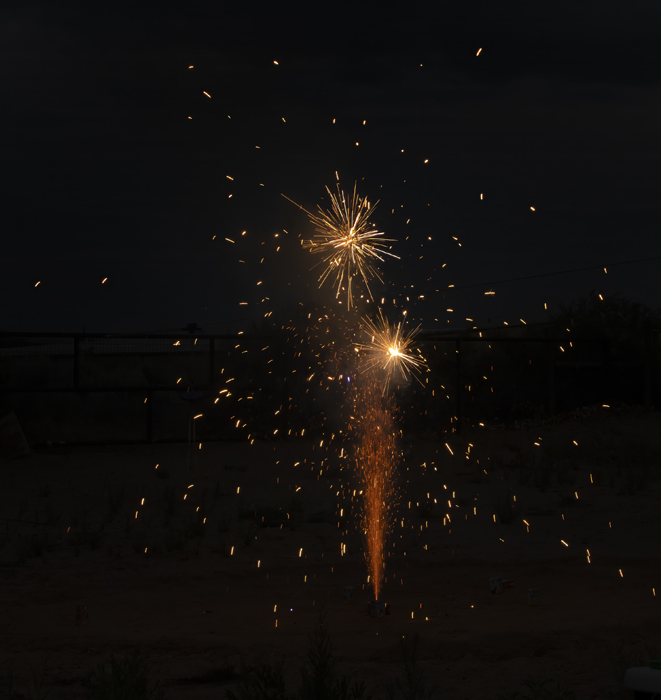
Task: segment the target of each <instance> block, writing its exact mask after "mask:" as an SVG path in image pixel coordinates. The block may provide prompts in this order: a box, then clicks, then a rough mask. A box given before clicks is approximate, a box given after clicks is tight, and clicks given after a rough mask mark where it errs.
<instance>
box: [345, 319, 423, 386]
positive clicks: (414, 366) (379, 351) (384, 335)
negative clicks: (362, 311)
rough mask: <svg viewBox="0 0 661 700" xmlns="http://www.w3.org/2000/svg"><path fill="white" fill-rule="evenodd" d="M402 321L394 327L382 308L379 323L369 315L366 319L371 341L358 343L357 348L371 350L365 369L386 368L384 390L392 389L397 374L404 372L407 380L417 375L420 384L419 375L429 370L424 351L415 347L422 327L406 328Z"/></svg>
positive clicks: (365, 329) (365, 326) (366, 332)
mask: <svg viewBox="0 0 661 700" xmlns="http://www.w3.org/2000/svg"><path fill="white" fill-rule="evenodd" d="M402 323H403V322H402V321H400V322H399V323H397V324H393V325H392V326H391V325H390V323H389V322H388V319H387V318H385V317H384V316H383V313H382V312H381V309H379V316H378V318H377V320H376V322H374V321H372V320H371V319H369V318H364V319H363V325H364V328H363V330H364V333H365V334H366V335H367V336H368V337H369V339H370V341H369V343H358V344H356V350H357V351H360V350H363V351H365V352H366V353H367V355H366V359H365V367H364V370H363V371H369V370H373V369H381V370H385V380H384V384H383V393H384V394H385V392H386V391H387V389H388V386H389V385H390V382H391V380H392V379H393V378H394V377H395V376H396V375H398V374H399V375H401V376H402V377H403V378H404V380H408V379H409V378H410V377H411V376H414V377H415V378H416V379H417V380H418V382H420V384H422V382H421V381H420V378H419V377H418V375H419V374H420V372H421V371H422V370H423V369H426V367H427V362H426V360H425V358H424V357H423V356H422V355H421V354H420V350H419V349H417V348H416V350H415V351H414V349H413V340H414V338H415V336H416V335H417V334H418V331H419V330H420V326H418V327H417V328H413V329H412V330H410V331H405V330H403V328H402Z"/></svg>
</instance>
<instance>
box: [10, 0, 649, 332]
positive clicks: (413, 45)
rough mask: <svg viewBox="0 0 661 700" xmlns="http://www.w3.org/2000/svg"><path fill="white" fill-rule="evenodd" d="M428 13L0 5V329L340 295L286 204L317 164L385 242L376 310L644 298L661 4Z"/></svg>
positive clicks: (221, 320) (221, 319)
mask: <svg viewBox="0 0 661 700" xmlns="http://www.w3.org/2000/svg"><path fill="white" fill-rule="evenodd" d="M434 6H435V8H436V9H430V3H418V4H416V3H411V2H409V3H402V4H398V5H396V6H395V5H392V4H390V3H384V4H383V5H381V6H376V5H372V6H371V7H370V6H364V5H361V4H360V3H353V4H337V3H335V4H313V3H310V4H307V5H301V4H298V5H292V4H290V5H287V4H278V3H268V4H267V3H256V4H253V5H252V6H250V5H246V4H243V3H234V4H230V3H205V4H202V3H194V2H180V3H176V4H174V3H171V4H168V5H163V4H158V3H154V4H152V5H151V7H147V6H146V5H144V4H143V5H140V6H137V7H136V6H135V5H132V6H129V5H126V6H124V5H121V4H109V5H103V6H100V5H99V4H97V3H92V4H88V5H86V6H83V5H82V4H80V3H67V2H58V3H45V4H31V3H17V4H15V7H14V9H10V10H8V9H6V8H5V9H4V10H3V11H2V13H1V15H0V19H1V22H0V26H1V31H2V41H1V42H0V51H1V52H2V54H3V55H2V61H1V62H0V66H1V67H0V70H1V71H2V84H3V100H2V102H3V108H2V112H1V115H2V116H1V117H0V119H1V126H2V128H1V129H0V135H1V136H0V138H1V139H2V154H3V185H2V193H3V219H4V221H3V225H2V230H3V236H2V240H3V251H2V258H1V260H2V274H1V275H0V285H1V291H2V298H3V305H2V306H3V311H2V319H1V321H0V330H12V331H14V330H16V331H28V330H29V331H37V330H48V331H81V330H83V327H84V328H85V329H86V330H88V331H127V332H128V331H131V332H142V331H166V330H172V329H180V328H182V327H183V326H184V325H185V324H186V323H189V322H197V323H198V324H199V325H200V326H202V327H203V329H204V330H206V331H209V332H224V331H233V330H236V329H238V328H239V327H244V326H246V325H250V324H251V323H252V322H255V321H256V320H258V319H261V318H262V317H263V316H264V314H265V313H267V312H268V311H270V310H273V311H275V312H277V313H281V312H282V313H286V311H287V309H288V308H290V307H291V306H292V305H294V304H297V303H298V302H301V301H302V302H308V301H314V302H318V303H323V304H326V305H333V304H337V302H336V301H335V299H334V293H333V291H332V289H331V287H330V285H326V286H324V287H322V288H321V290H318V289H317V277H318V274H319V272H318V270H311V267H312V265H313V263H314V262H315V260H313V259H311V257H310V253H309V252H307V251H304V250H302V248H301V245H300V240H301V238H305V237H309V236H310V235H311V233H312V230H311V227H310V225H309V223H308V219H307V217H306V215H305V214H304V213H303V212H301V211H300V210H299V209H297V208H296V207H295V206H293V205H292V204H291V203H290V202H288V201H287V200H285V199H284V198H283V197H282V196H281V194H282V193H284V194H286V195H287V196H288V197H290V198H291V199H293V200H295V201H296V202H298V203H300V204H301V205H302V206H304V207H305V208H306V209H309V210H313V209H314V208H315V207H316V206H317V204H322V205H324V204H327V199H325V200H324V199H322V197H323V196H324V194H325V189H324V188H325V186H326V185H329V186H331V187H334V186H335V182H336V173H337V174H338V175H339V178H340V183H341V185H342V186H343V187H344V188H347V189H349V188H352V187H353V183H354V182H357V183H358V191H359V193H360V194H364V195H367V196H368V197H369V198H370V201H376V200H377V199H378V200H380V203H379V205H378V207H377V210H376V212H375V215H374V217H373V220H374V223H375V225H377V226H378V227H379V229H380V230H382V231H384V232H385V234H386V236H387V237H389V238H395V239H397V243H395V244H393V252H395V253H396V254H398V255H400V256H401V260H399V261H397V260H393V261H390V260H389V261H386V262H385V263H384V264H383V265H382V266H381V273H382V275H383V278H384V281H385V284H384V285H380V284H376V285H375V286H374V296H375V297H376V298H377V299H378V300H380V298H381V297H382V296H385V297H387V298H389V299H390V300H391V301H392V299H393V298H395V299H397V300H398V302H397V303H398V308H397V311H396V312H395V310H393V308H392V305H390V306H389V305H388V304H386V312H387V313H391V312H392V313H400V310H401V309H402V308H407V310H408V311H409V318H412V319H421V320H422V322H423V324H424V325H425V326H426V327H440V328H463V327H470V326H472V325H477V326H480V327H482V326H487V325H501V324H502V323H503V322H504V321H507V322H508V323H509V324H510V325H511V324H515V323H519V319H521V318H523V319H524V320H525V321H526V322H528V323H531V322H536V321H537V322H539V321H544V320H545V319H546V318H547V317H548V312H546V311H544V302H546V303H547V304H548V307H549V309H550V310H553V309H554V308H556V307H557V304H558V302H560V301H563V300H564V301H567V300H570V299H572V298H575V297H577V296H580V295H585V294H587V292H589V291H590V290H591V289H594V290H596V291H599V292H601V293H603V294H614V293H620V294H621V295H623V296H625V297H628V298H632V299H635V300H638V301H641V302H643V303H645V304H648V305H649V306H651V307H653V308H657V307H659V306H661V285H660V284H659V283H658V280H659V275H658V272H657V270H658V267H659V264H660V262H661V260H658V259H656V260H655V259H654V258H655V257H658V256H661V246H660V245H659V243H658V235H659V218H660V217H659V206H660V201H661V200H660V198H659V186H660V185H661V177H660V175H659V155H660V153H661V129H660V127H659V125H660V124H661V88H660V84H661V78H660V73H659V71H658V66H659V57H658V50H659V46H658V38H659V30H660V26H661V25H660V23H661V4H659V3H658V2H640V1H632V2H626V3H625V2H614V1H608V0H598V1H595V2H583V1H581V0H561V1H557V0H556V1H554V2H526V3H523V2H510V3H508V2H503V3H495V2H483V3H475V2H461V3H453V4H450V3H435V4H434ZM322 9H323V11H324V14H321V10H322ZM480 49H481V51H480V53H479V55H477V54H478V50H480ZM276 62H277V63H276ZM189 66H193V68H189ZM205 92H206V93H207V94H208V95H210V97H208V96H207V95H206V94H205ZM363 122H365V123H364V124H363ZM257 147H259V148H257ZM425 161H428V162H425ZM228 176H229V177H228ZM229 178H233V179H229ZM481 194H482V195H483V199H480V195H481ZM230 195H231V197H230ZM532 208H534V211H533V209H532ZM393 210H394V212H393ZM243 231H246V234H245V235H243V236H242V232H243ZM276 234H278V235H277V236H276ZM214 237H215V238H214ZM226 238H229V239H232V240H233V241H235V242H234V243H230V242H228V241H227V240H226ZM459 244H461V245H459ZM278 246H279V247H280V250H277V248H278ZM262 258H263V262H261V261H262ZM241 261H243V262H241ZM627 261H638V262H634V263H631V264H624V265H616V263H624V262H627ZM444 263H445V267H442V265H443V264H444ZM605 264H607V265H611V266H612V267H609V268H608V273H607V274H605V273H604V271H603V269H602V268H601V266H602V265H605ZM589 267H595V268H598V269H592V270H582V271H580V272H571V273H570V272H567V273H565V274H556V275H547V273H555V272H559V273H560V272H565V271H571V270H576V269H579V268H589ZM542 275H544V276H542ZM521 277H534V278H533V279H526V280H518V278H521ZM104 278H107V281H106V282H105V283H103V284H102V280H103V279H104ZM517 280H518V281H517ZM258 282H262V284H260V285H258V284H257V283H258ZM37 283H39V284H38V286H36V287H35V285H36V284H37ZM451 284H454V285H455V287H454V288H453V289H448V286H449V285H451ZM436 290H439V291H436ZM490 290H493V291H495V292H496V294H495V296H485V292H486V291H490ZM420 295H424V301H423V300H419V299H418V297H419V296H420ZM407 296H408V297H409V302H408V303H404V302H405V301H406V297H407ZM450 308H451V309H453V311H452V312H448V311H447V309H450ZM466 318H471V319H473V320H472V321H471V322H468V321H466ZM435 319H438V320H435Z"/></svg>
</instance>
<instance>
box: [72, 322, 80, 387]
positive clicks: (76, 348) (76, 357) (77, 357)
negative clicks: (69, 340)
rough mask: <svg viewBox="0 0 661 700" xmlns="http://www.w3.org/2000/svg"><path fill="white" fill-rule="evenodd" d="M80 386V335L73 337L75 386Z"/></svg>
mask: <svg viewBox="0 0 661 700" xmlns="http://www.w3.org/2000/svg"><path fill="white" fill-rule="evenodd" d="M79 386H80V336H79V335H74V337H73V388H74V389H78V387H79Z"/></svg>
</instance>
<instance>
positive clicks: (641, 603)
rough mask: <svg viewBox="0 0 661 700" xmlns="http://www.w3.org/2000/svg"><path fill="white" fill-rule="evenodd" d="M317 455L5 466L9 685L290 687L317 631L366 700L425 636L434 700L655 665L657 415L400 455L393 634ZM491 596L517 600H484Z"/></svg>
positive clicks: (574, 682) (631, 412)
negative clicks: (128, 660) (119, 665)
mask: <svg viewBox="0 0 661 700" xmlns="http://www.w3.org/2000/svg"><path fill="white" fill-rule="evenodd" d="M432 438H433V439H432ZM540 438H541V439H540ZM320 442H321V440H319V441H315V442H312V441H306V442H303V441H289V442H287V441H280V442H262V443H254V444H252V445H249V444H237V443H210V444H205V445H202V446H201V448H200V446H199V445H198V446H195V449H194V450H192V451H190V452H189V448H188V446H186V445H154V446H137V447H136V446H134V447H113V448H89V447H88V448H74V447H71V448H67V447H65V446H59V447H56V448H51V449H49V450H47V451H41V452H39V451H37V452H33V453H32V454H31V455H29V456H28V457H25V458H22V459H18V460H4V461H2V462H1V463H0V468H1V469H2V472H3V483H4V489H3V492H2V494H1V495H0V505H1V510H0V512H1V513H2V515H3V522H2V524H1V526H0V528H1V532H2V534H1V538H2V539H0V547H1V549H0V563H1V564H2V565H1V566H0V653H1V655H2V656H1V657H0V663H2V668H1V671H2V674H6V673H7V669H8V668H9V664H10V663H11V665H12V667H13V669H14V672H15V674H16V677H17V678H18V680H19V682H20V683H21V684H23V686H25V685H26V684H27V685H29V684H30V683H31V682H32V683H33V684H34V682H35V680H39V679H40V678H41V674H42V671H43V679H44V688H46V689H48V690H50V691H51V694H50V695H49V697H53V698H82V697H84V695H85V681H86V678H87V677H88V675H89V673H90V671H91V670H92V669H93V668H94V667H95V666H97V665H98V664H100V663H102V662H105V661H107V660H108V658H109V656H110V654H111V653H112V652H115V653H124V652H126V651H128V650H130V649H134V648H136V647H139V648H141V649H142V650H143V651H144V652H145V653H147V654H148V656H149V658H150V660H151V662H152V663H153V673H152V675H153V678H154V679H158V680H159V681H160V682H161V683H162V686H163V688H164V690H165V692H166V694H167V697H168V698H170V699H171V700H178V699H179V698H181V699H183V698H191V699H193V698H210V697H216V698H221V697H224V693H225V690H226V689H227V688H230V687H232V686H231V684H232V683H234V682H235V681H236V679H237V677H238V674H240V673H241V669H242V665H243V664H251V663H258V662H277V661H279V660H283V661H284V665H285V671H286V673H287V675H288V677H290V678H291V679H292V682H293V680H294V679H295V678H296V677H297V674H298V670H299V668H300V666H301V665H303V664H304V663H305V662H306V654H307V651H308V635H309V633H310V632H311V631H312V630H313V628H314V625H315V623H316V621H317V619H318V618H317V616H318V612H319V610H325V612H326V619H327V624H328V628H329V630H330V634H331V637H332V642H333V650H334V655H335V658H336V662H337V668H338V670H339V672H340V673H342V674H347V675H349V676H351V677H352V678H357V679H362V680H364V681H365V683H366V686H367V689H368V691H369V693H370V694H371V695H372V696H373V697H374V698H381V697H385V691H384V687H385V685H387V683H389V682H390V681H391V680H392V679H394V678H396V677H397V676H398V674H399V672H400V670H399V666H398V664H399V662H400V658H401V656H400V651H399V643H400V640H401V639H402V638H406V639H409V640H410V639H411V638H412V637H413V636H414V635H415V634H417V635H419V639H420V643H419V659H420V668H421V669H422V671H423V672H424V674H425V676H426V677H427V678H428V679H429V680H430V682H436V684H437V686H438V689H439V694H438V697H440V698H457V699H458V700H459V699H462V700H463V699H469V698H470V699H472V698H486V699H491V698H493V700H496V698H497V697H498V695H499V694H503V695H505V694H507V693H512V692H513V691H514V690H516V689H519V688H520V687H521V683H522V680H523V679H524V678H526V677H533V678H539V677H542V676H543V677H545V678H550V679H557V680H559V681H562V682H565V683H567V684H569V685H570V686H571V687H572V688H573V689H574V691H575V693H576V697H579V698H605V697H609V695H610V694H612V693H614V692H616V691H617V689H618V684H619V682H620V680H621V679H620V678H619V677H618V673H619V669H618V664H620V665H622V664H623V665H624V667H625V668H626V665H627V660H626V658H625V655H626V654H627V653H630V652H631V653H634V652H635V651H636V649H638V650H639V651H640V650H641V649H642V644H643V643H645V644H647V645H651V646H656V648H658V649H660V650H661V629H660V625H659V622H660V620H661V608H660V600H661V562H660V561H659V552H658V542H659V536H660V534H661V527H660V524H661V523H660V518H659V513H658V503H659V487H660V486H661V482H659V481H657V480H656V478H657V473H658V472H657V465H658V464H659V463H660V459H661V450H660V447H661V414H659V413H655V412H649V411H645V410H643V409H639V408H622V409H620V410H616V409H615V407H611V408H608V409H605V408H596V407H595V408H593V409H590V410H584V411H578V412H574V413H573V414H572V415H566V416H562V417H559V418H557V419H553V420H549V421H545V422H538V423H533V424H520V425H510V426H490V425H487V426H476V427H475V428H470V427H466V428H464V429H463V430H462V432H461V434H460V435H456V434H449V435H444V434H439V435H438V436H435V437H434V436H430V438H429V439H427V440H420V439H416V440H411V439H410V438H407V437H406V435H405V436H404V437H403V439H402V450H403V452H404V461H403V462H402V466H401V471H402V477H401V479H400V484H399V499H400V506H399V509H398V511H397V513H396V518H397V521H396V527H395V528H394V531H393V536H392V542H394V547H392V546H391V547H390V551H391V556H390V557H389V558H388V560H387V563H386V577H387V583H385V585H384V588H383V590H382V593H381V598H382V599H383V600H385V601H387V603H388V606H389V610H390V614H389V615H388V616H386V617H383V618H379V619H375V618H371V617H369V615H368V614H367V603H368V601H369V600H370V599H371V598H373V592H372V591H371V589H370V587H369V585H368V584H367V583H366V579H367V574H368V572H367V569H366V566H365V563H364V560H363V553H362V547H361V541H360V538H359V536H358V535H357V534H355V533H352V532H349V533H348V534H343V533H344V532H345V528H349V530H351V528H352V526H353V524H354V523H353V518H354V517H355V516H354V515H352V514H351V513H349V510H350V509H349V508H348V504H349V501H346V500H345V501H342V500H340V497H341V496H342V490H343V489H344V490H345V492H346V489H351V488H353V486H354V485H355V484H352V482H351V479H352V475H351V469H350V459H345V460H343V461H339V460H338V459H336V458H335V457H334V456H333V452H334V450H335V446H332V447H331V450H327V447H328V446H327V445H326V446H321V445H320ZM536 442H537V443H539V444H538V445H536V444H535V443H536ZM446 443H447V444H446ZM469 446H470V450H469ZM350 450H351V445H350V444H348V443H347V445H346V449H345V454H350ZM451 451H452V454H451ZM467 452H468V455H467V454H466V453H467ZM321 460H324V463H323V464H321ZM297 462H298V465H296V466H294V465H295V464H296V463H297ZM156 465H158V467H156ZM340 465H342V469H340ZM423 465H425V466H423ZM159 470H160V471H159ZM320 470H321V473H320ZM299 487H300V489H299ZM297 489H299V490H297ZM237 491H238V492H237ZM338 491H339V492H340V495H339V496H338V495H337V493H338ZM427 494H429V498H427ZM184 495H185V496H186V498H185V499H184ZM143 498H144V499H145V501H144V503H142V499H143ZM514 498H515V499H516V500H514ZM434 499H436V503H434ZM358 501H359V498H358V496H357V497H356V499H355V501H354V502H358ZM448 501H449V502H450V503H448ZM409 502H410V505H409ZM338 504H339V506H338ZM338 507H340V508H343V514H342V516H341V517H338V516H339V510H338ZM198 508H199V510H197V509H198ZM348 513H349V514H348ZM136 514H137V517H136ZM347 515H348V517H347ZM448 516H449V519H448ZM204 518H206V521H205V520H204ZM262 518H263V519H264V520H263V521H262ZM393 519H394V517H393ZM402 520H403V521H404V526H402ZM338 522H339V523H340V525H339V526H338ZM391 544H392V543H391ZM343 545H346V550H345V549H344V547H343ZM425 547H426V548H425ZM492 576H501V577H503V578H504V579H509V580H512V581H513V582H514V587H513V588H508V589H506V590H504V591H503V592H502V594H492V593H491V592H490V588H489V578H490V577H492ZM347 585H350V586H354V587H355V588H356V594H355V602H353V603H347V602H345V600H344V597H343V587H344V586H347ZM529 588H537V589H539V605H538V606H530V605H529V604H528V589H529ZM82 606H84V608H83V607H82ZM84 609H86V614H85V612H84ZM77 611H78V613H77ZM81 611H83V612H82V617H81ZM633 639H639V640H640V643H639V644H638V646H636V645H633V646H632V645H631V644H630V643H629V642H630V641H631V640H633ZM632 650H633V651H632ZM618 654H619V660H618ZM632 659H633V660H632V661H631V663H632V665H635V660H636V659H635V653H634V656H633V657H632ZM23 686H22V687H23ZM21 692H23V694H24V695H25V696H26V697H37V696H38V692H37V691H34V689H33V690H32V691H27V690H23V691H21ZM558 697H560V696H558Z"/></svg>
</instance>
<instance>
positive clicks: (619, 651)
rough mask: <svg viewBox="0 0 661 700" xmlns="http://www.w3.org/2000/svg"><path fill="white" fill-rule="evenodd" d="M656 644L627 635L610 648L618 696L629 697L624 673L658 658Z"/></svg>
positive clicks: (616, 694)
mask: <svg viewBox="0 0 661 700" xmlns="http://www.w3.org/2000/svg"><path fill="white" fill-rule="evenodd" d="M658 658H659V652H658V651H657V648H656V645H654V644H650V643H648V642H647V641H646V640H645V639H643V637H641V636H639V635H636V636H625V637H624V640H623V641H622V642H621V643H619V644H618V645H614V646H612V647H611V648H610V667H611V669H612V670H613V682H614V684H615V685H616V687H617V691H616V693H615V696H616V697H622V698H625V697H629V693H627V692H626V691H625V690H624V689H623V688H622V682H623V681H624V674H625V673H626V672H627V669H629V668H632V667H635V666H647V665H648V664H649V662H650V661H651V660H652V659H658Z"/></svg>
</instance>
